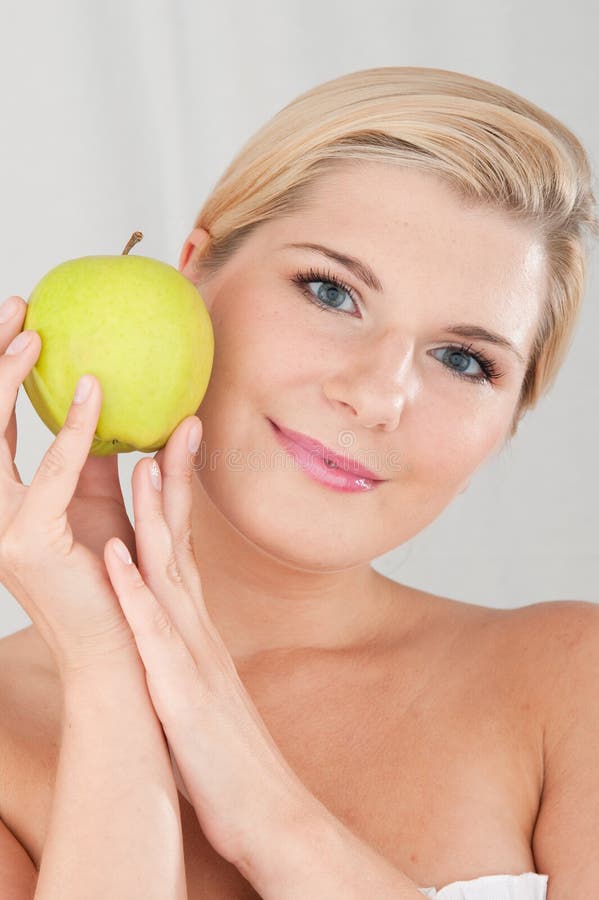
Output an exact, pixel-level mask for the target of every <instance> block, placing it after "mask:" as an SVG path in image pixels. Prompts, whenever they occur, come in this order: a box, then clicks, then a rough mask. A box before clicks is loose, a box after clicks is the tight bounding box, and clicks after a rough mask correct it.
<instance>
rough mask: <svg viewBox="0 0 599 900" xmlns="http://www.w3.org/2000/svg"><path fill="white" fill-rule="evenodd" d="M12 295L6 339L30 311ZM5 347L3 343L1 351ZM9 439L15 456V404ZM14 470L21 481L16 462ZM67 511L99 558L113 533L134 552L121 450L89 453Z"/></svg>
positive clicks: (74, 527)
mask: <svg viewBox="0 0 599 900" xmlns="http://www.w3.org/2000/svg"><path fill="white" fill-rule="evenodd" d="M11 299H12V300H14V301H15V303H16V304H17V311H16V312H15V313H14V315H13V316H12V318H11V319H10V322H7V323H6V325H5V326H3V327H4V328H5V329H7V330H5V331H4V332H2V331H0V335H1V336H2V337H1V340H6V341H8V340H10V338H11V336H12V335H14V334H16V333H17V331H18V330H19V329H20V328H21V327H22V325H23V320H24V318H25V314H26V312H27V304H26V302H25V300H23V298H22V297H12V298H11ZM17 312H18V315H17ZM4 349H5V347H4V345H3V346H2V350H1V352H4ZM31 352H33V350H31ZM33 361H34V362H35V359H34V360H33ZM23 377H24V376H23ZM6 440H7V442H8V447H9V450H10V458H11V459H12V460H14V458H15V456H16V452H17V417H16V412H15V408H14V407H13V410H12V413H11V416H10V419H9V422H8V428H7V429H6ZM13 470H14V473H15V475H16V477H17V478H18V479H19V481H21V477H20V475H19V472H18V470H17V467H16V465H15V464H14V462H13ZM67 513H68V517H69V524H70V526H71V528H72V530H73V534H74V536H75V540H77V541H78V542H79V543H81V544H83V545H84V546H85V547H88V548H89V549H90V550H92V551H93V552H94V553H95V554H96V556H97V557H98V558H99V559H100V560H101V559H102V557H103V553H104V544H105V543H106V541H107V540H108V538H109V537H110V536H111V535H117V536H118V537H120V538H121V540H122V541H124V543H125V544H126V545H127V547H128V548H129V550H130V551H131V552H132V553H133V554H134V555H135V532H134V531H133V526H132V525H131V522H130V521H129V516H128V514H127V508H126V506H125V501H124V499H123V493H122V491H121V484H120V481H119V467H118V454H116V453H115V454H114V455H113V456H88V457H87V459H86V461H85V464H84V466H83V468H82V470H81V472H80V474H79V480H78V482H77V486H76V488H75V493H74V495H73V499H72V500H71V503H70V504H69V508H68V510H67Z"/></svg>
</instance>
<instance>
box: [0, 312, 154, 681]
mask: <svg viewBox="0 0 599 900" xmlns="http://www.w3.org/2000/svg"><path fill="white" fill-rule="evenodd" d="M15 299H16V300H17V303H18V306H19V309H18V310H17V311H16V312H15V313H14V314H13V316H12V317H11V318H9V319H8V321H7V322H5V323H0V352H1V353H2V354H4V355H3V356H2V357H1V358H0V580H1V581H2V583H3V584H4V585H6V587H7V588H8V590H9V591H10V592H11V593H12V594H13V595H14V597H15V599H16V600H17V601H18V602H19V603H20V604H21V606H22V607H23V609H24V610H25V612H26V613H27V615H28V616H29V617H30V619H31V620H32V622H33V624H34V625H35V626H36V628H37V629H38V631H39V632H40V634H41V635H42V637H43V638H44V640H45V641H46V643H47V644H48V646H49V647H50V649H51V651H52V652H53V654H54V657H55V659H56V661H57V663H58V667H59V670H60V671H61V672H63V671H64V670H68V669H69V667H71V666H73V667H75V668H78V667H81V666H86V665H88V664H93V663H94V661H95V660H97V659H98V658H100V657H105V656H106V655H110V656H111V657H112V655H113V654H114V653H115V652H117V653H128V654H131V655H132V656H133V654H134V655H135V657H136V658H137V656H138V654H137V651H136V648H135V642H134V640H133V636H132V634H131V630H130V628H129V626H128V625H127V621H126V619H125V618H124V616H123V614H122V611H121V608H120V605H119V603H118V601H117V598H116V596H115V594H114V591H113V589H112V585H111V582H110V579H109V578H108V576H107V573H106V567H105V565H104V560H103V557H100V556H98V555H96V553H94V552H93V551H92V550H91V549H90V548H89V546H85V545H84V543H80V542H79V541H78V540H77V538H76V536H75V534H74V533H73V528H72V527H71V521H70V519H69V517H68V516H67V510H68V509H71V504H72V507H73V508H75V511H76V513H77V515H78V516H79V519H80V523H82V522H83V510H85V514H86V516H87V517H88V518H92V517H93V516H94V510H93V507H92V505H91V503H90V501H89V498H86V496H85V494H83V495H80V497H79V498H78V501H77V503H75V502H74V500H73V498H74V496H75V494H76V490H77V485H78V481H79V478H80V476H81V472H82V470H83V469H84V468H85V464H86V459H87V457H88V454H89V450H90V447H91V443H92V439H93V436H94V432H95V429H96V425H97V422H98V417H99V414H100V408H101V405H102V395H101V388H100V384H99V382H98V380H97V378H94V377H93V376H91V381H92V390H91V394H90V396H89V398H88V399H87V400H86V401H85V402H84V403H81V404H73V405H72V406H71V408H70V409H69V412H68V416H67V420H66V422H65V425H64V427H63V428H62V429H61V431H60V432H59V433H58V435H57V436H56V438H55V440H54V441H53V443H52V444H51V445H50V447H49V448H48V450H47V451H46V453H45V455H44V457H43V459H42V461H41V464H40V466H39V468H38V470H37V472H36V473H35V475H34V477H33V480H32V482H31V484H30V485H29V486H27V485H24V484H23V483H22V481H21V478H20V475H19V472H18V470H17V467H16V465H15V463H14V455H15V450H16V443H17V427H16V414H15V402H16V398H17V394H18V390H19V386H20V384H21V383H22V381H23V379H24V378H25V376H26V375H27V373H28V372H29V371H30V370H31V368H32V367H33V365H34V364H35V362H36V360H37V358H38V356H39V353H40V351H41V338H40V336H39V334H38V333H37V332H35V331H32V332H23V333H21V334H19V332H20V329H21V328H22V324H23V320H24V317H25V313H26V309H27V305H26V303H25V302H24V301H23V300H21V298H18V297H17V298H15ZM26 334H29V335H30V343H29V344H28V345H27V346H25V347H22V349H21V350H20V352H17V353H14V354H11V353H6V352H5V351H6V350H7V348H8V345H9V343H10V342H11V340H12V339H13V338H14V337H15V336H17V335H18V337H19V340H22V339H23V337H24V336H25V335H26ZM89 471H90V470H88V472H89ZM105 484H106V482H105ZM88 486H89V483H88ZM85 489H86V488H84V490H85ZM111 490H112V489H111ZM107 493H108V491H107ZM106 495H107V494H105V495H104V499H103V500H102V503H106V502H107V501H106ZM109 502H110V504H111V505H110V506H109V508H110V510H111V515H112V518H110V519H109V520H108V521H107V523H106V524H105V525H104V526H103V527H104V529H105V531H104V534H102V532H101V531H100V533H99V535H98V536H99V537H101V538H103V537H104V536H105V534H106V531H107V530H108V528H114V527H115V526H116V529H115V530H118V532H119V533H120V534H121V535H122V536H123V537H124V538H125V539H126V538H127V537H129V539H130V535H128V533H127V529H126V526H124V524H123V522H122V519H121V516H120V511H118V512H117V514H116V515H114V513H112V510H115V509H118V501H117V500H116V499H114V494H113V495H112V497H111V498H109ZM94 527H96V526H95V525H94ZM112 533H114V531H113V532H112ZM95 540H96V541H97V537H96V538H95ZM92 543H93V539H92Z"/></svg>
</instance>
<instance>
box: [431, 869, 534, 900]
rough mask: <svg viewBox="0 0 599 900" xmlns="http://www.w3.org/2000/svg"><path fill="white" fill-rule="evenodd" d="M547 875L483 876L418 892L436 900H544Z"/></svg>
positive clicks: (528, 873) (531, 873) (530, 873)
mask: <svg viewBox="0 0 599 900" xmlns="http://www.w3.org/2000/svg"><path fill="white" fill-rule="evenodd" d="M548 879H549V876H548V875H538V874H537V873H536V872H525V873H524V875H483V876H482V877H481V878H473V879H471V880H469V881H452V882H451V884H446V885H445V886H444V887H442V888H439V890H436V888H434V887H427V888H424V887H423V888H418V890H419V891H420V893H422V894H424V896H425V897H434V898H435V900H546V898H547V881H548Z"/></svg>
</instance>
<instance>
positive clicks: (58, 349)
mask: <svg viewBox="0 0 599 900" xmlns="http://www.w3.org/2000/svg"><path fill="white" fill-rule="evenodd" d="M141 237H142V235H141V233H140V232H135V234H134V235H133V236H132V237H131V240H130V241H129V243H128V244H127V246H126V247H125V249H124V251H123V253H122V254H121V255H120V256H84V257H81V258H79V259H72V260H69V261H68V262H63V263H61V264H60V265H58V266H56V267H55V268H54V269H51V270H50V271H49V272H48V273H47V274H46V275H44V277H43V278H42V280H41V281H40V282H39V283H38V284H37V285H36V287H35V288H34V290H33V292H32V294H31V296H30V297H29V301H28V309H27V315H26V316H25V323H24V326H23V328H24V329H25V328H29V329H33V330H34V331H37V332H38V333H39V335H40V337H41V339H42V349H41V352H40V355H39V357H38V360H37V362H36V364H35V366H34V367H33V369H32V370H31V371H30V372H29V374H28V375H27V377H26V378H25V380H24V382H23V386H24V388H25V391H26V392H27V396H28V397H29V399H30V400H31V403H32V404H33V406H34V408H35V410H36V412H37V413H38V415H39V416H40V418H41V419H42V421H43V422H44V423H45V424H46V425H47V426H48V428H49V429H50V431H52V433H53V434H57V433H58V431H59V430H60V429H61V428H62V426H63V424H64V421H65V419H66V415H67V412H68V409H69V406H70V404H71V402H72V399H73V393H74V390H75V386H76V384H77V381H78V379H79V377H80V376H81V375H83V374H85V373H86V372H89V373H91V374H92V375H95V376H96V377H97V378H98V380H99V382H100V385H101V387H102V409H101V412H100V416H99V419H98V424H97V428H96V433H95V435H94V439H93V443H92V446H91V449H90V454H91V455H92V456H109V455H111V454H115V453H130V452H132V451H134V450H138V451H141V452H143V453H148V452H150V451H152V450H159V449H160V448H161V447H163V446H164V445H165V444H166V442H167V440H168V438H169V437H170V435H171V434H172V432H173V431H174V430H175V428H176V427H177V425H178V424H179V423H180V422H182V421H183V419H184V418H186V417H187V416H190V415H193V414H194V413H195V412H196V411H197V409H198V406H199V405H200V403H201V402H202V399H203V397H204V394H205V393H206V389H207V387H208V381H209V379H210V374H211V371H212V363H213V358H214V334H213V330H212V322H211V320H210V315H209V313H208V310H207V309H206V306H205V304H204V301H203V300H202V297H201V296H200V294H199V292H198V290H197V288H196V287H195V286H194V285H193V283H192V282H191V281H189V279H187V278H186V277H185V276H184V275H182V274H181V273H180V272H178V271H177V269H175V268H173V267H172V266H170V265H167V264H166V263H163V262H160V261H159V260H157V259H151V258H150V257H147V256H128V255H127V254H128V251H129V249H130V248H131V246H133V244H135V243H136V242H137V241H138V240H140V239H141Z"/></svg>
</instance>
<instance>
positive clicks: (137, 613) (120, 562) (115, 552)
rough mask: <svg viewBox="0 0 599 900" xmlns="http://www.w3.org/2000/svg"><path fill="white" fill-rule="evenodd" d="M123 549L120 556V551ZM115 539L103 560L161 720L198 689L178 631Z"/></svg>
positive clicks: (186, 704)
mask: <svg viewBox="0 0 599 900" xmlns="http://www.w3.org/2000/svg"><path fill="white" fill-rule="evenodd" d="M123 551H124V556H121V555H120V554H122V553H123ZM126 560H131V556H130V554H129V553H128V551H127V548H126V547H124V545H123V544H122V542H121V541H119V540H118V538H112V539H111V540H110V541H108V542H107V543H106V546H105V548H104V562H105V564H106V569H107V571H108V575H109V577H110V581H111V582H112V586H113V589H114V592H115V594H116V595H117V597H118V600H119V603H120V605H121V609H122V610H123V614H124V616H125V618H126V619H127V622H128V623H129V627H130V628H131V631H132V632H133V636H134V638H135V643H136V645H137V649H138V651H139V655H140V656H141V659H142V662H143V664H144V667H145V670H146V677H147V681H148V687H149V689H150V693H151V696H152V702H153V704H154V706H155V708H156V712H157V714H158V716H159V718H160V719H161V720H162V721H163V722H166V721H168V720H169V718H170V717H172V716H174V717H175V718H177V717H178V716H179V715H180V714H181V712H184V711H185V710H188V709H190V708H193V707H194V705H195V704H197V702H198V699H199V697H200V696H201V691H202V690H203V688H202V685H201V683H200V676H199V672H198V669H197V666H196V664H195V661H194V659H193V657H192V655H191V653H190V651H189V650H188V648H187V646H186V644H185V641H184V640H183V638H182V637H181V633H180V632H179V630H178V629H177V627H176V626H175V624H174V622H173V620H172V618H171V617H170V615H169V613H168V611H167V610H165V609H164V607H163V605H162V604H161V603H160V602H159V601H158V600H157V598H156V596H155V595H154V592H153V591H152V590H150V588H149V586H148V585H147V584H146V582H145V581H144V579H143V578H142V576H141V573H140V571H139V569H138V568H137V566H136V565H135V563H133V561H130V562H127V561H126Z"/></svg>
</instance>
